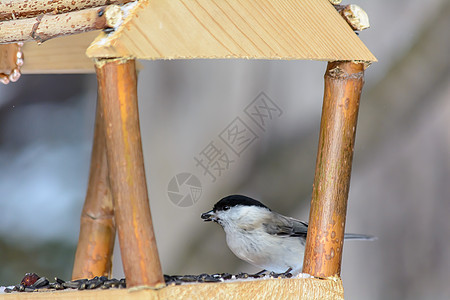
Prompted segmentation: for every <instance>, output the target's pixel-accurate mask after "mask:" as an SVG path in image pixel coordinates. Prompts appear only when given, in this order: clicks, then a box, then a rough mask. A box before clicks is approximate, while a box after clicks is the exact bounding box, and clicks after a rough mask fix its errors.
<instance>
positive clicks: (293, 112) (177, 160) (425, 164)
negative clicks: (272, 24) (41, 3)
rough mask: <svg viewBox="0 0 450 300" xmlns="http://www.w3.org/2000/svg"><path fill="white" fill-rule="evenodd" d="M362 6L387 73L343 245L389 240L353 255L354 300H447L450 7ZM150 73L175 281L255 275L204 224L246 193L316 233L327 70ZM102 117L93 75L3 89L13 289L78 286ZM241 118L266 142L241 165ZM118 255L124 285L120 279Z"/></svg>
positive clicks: (232, 66)
mask: <svg viewBox="0 0 450 300" xmlns="http://www.w3.org/2000/svg"><path fill="white" fill-rule="evenodd" d="M356 4H358V5H360V6H362V7H363V8H364V9H365V10H366V12H367V13H368V15H369V17H370V21H371V28H370V29H368V30H366V31H364V32H362V33H360V38H361V39H362V40H363V41H364V42H365V44H366V45H367V46H368V48H369V49H370V50H371V51H372V52H373V53H374V54H375V56H376V57H377V58H378V60H379V62H377V63H374V64H373V65H372V66H371V67H370V68H368V69H367V70H366V83H365V86H364V89H363V94H362V98H361V105H360V113H359V122H358V128H357V138H356V147H355V154H354V162H353V173H352V180H351V187H350V194H349V205H348V214H347V225H346V231H347V232H355V233H367V234H372V235H375V236H377V237H378V240H377V241H375V242H348V243H346V244H345V248H344V249H345V250H344V258H343V267H342V277H343V281H344V288H345V294H346V298H348V299H448V298H449V296H450V285H449V284H448V278H449V275H450V257H449V255H448V253H449V249H450V239H448V236H449V235H448V234H449V232H450V221H449V219H448V215H449V213H450V201H449V200H450V199H449V195H450V184H449V183H450V131H449V125H448V124H449V120H450V59H449V53H450V35H449V33H448V29H449V28H450V2H449V1H447V0H430V1H426V2H423V1H417V0H410V1H405V0H401V1H395V2H389V3H388V2H387V1H363V0H361V1H358V2H357V3H356ZM25 59H26V53H25ZM142 65H143V68H142V70H141V72H140V76H139V84H138V87H139V97H140V98H139V105H140V108H139V109H140V122H141V133H142V139H143V140H142V142H143V149H144V156H145V168H146V174H147V181H148V187H149V195H150V203H151V208H152V215H153V222H154V226H155V231H156V236H157V242H158V248H159V253H160V257H161V261H162V266H163V271H164V273H165V274H172V275H173V274H200V273H204V272H207V273H215V272H231V273H238V272H254V271H258V270H256V269H255V268H253V267H252V266H250V265H248V264H246V263H243V262H241V261H240V260H239V259H238V258H236V257H235V256H234V255H233V254H232V253H231V251H230V250H229V249H228V247H227V246H226V243H225V234H224V232H223V230H222V229H221V228H220V226H218V225H217V224H211V223H203V222H202V221H201V219H200V214H201V213H202V212H205V211H207V210H210V209H211V207H212V205H213V204H214V203H215V202H216V201H218V200H219V199H220V198H222V197H224V196H226V195H229V194H236V193H240V194H245V195H248V196H251V197H254V198H256V199H259V200H261V201H262V202H264V203H265V204H266V205H268V206H269V207H271V208H272V209H274V210H276V211H278V212H280V213H282V214H285V215H290V216H293V217H296V218H299V219H303V220H307V219H308V216H309V205H310V198H311V192H312V183H313V177H314V168H315V161H316V151H317V144H318V134H319V124H320V113H321V107H322V96H323V74H324V72H325V68H326V63H325V62H310V61H248V60H195V61H184V60H181V61H153V62H142ZM261 92H263V93H264V95H265V96H266V97H268V98H267V99H270V101H269V102H268V103H272V104H275V105H276V106H277V107H278V109H279V110H278V111H277V114H274V115H273V116H272V118H270V119H267V120H266V121H267V122H266V123H265V125H264V126H263V127H259V126H258V124H256V123H255V121H254V120H252V119H251V118H250V117H249V116H248V115H247V114H246V108H247V107H248V106H251V105H252V103H254V102H253V101H254V100H255V99H259V98H258V96H260V97H261V95H260V93H261ZM95 106H96V78H95V75H25V76H23V77H22V78H21V79H20V80H19V81H18V82H17V83H12V84H9V85H7V86H3V85H2V86H0V285H9V284H16V283H18V282H19V281H20V279H21V278H22V277H23V275H24V273H25V272H36V273H38V274H39V275H41V276H47V277H49V278H53V277H55V276H58V277H61V278H63V279H69V278H70V276H71V269H72V266H73V258H74V254H75V250H76V242H77V240H78V233H79V218H80V213H81V209H82V205H83V201H84V196H85V192H86V187H87V180H88V171H89V163H90V152H91V147H92V138H93V129H94V116H95ZM236 118H240V121H242V122H243V123H245V124H246V125H247V126H248V127H249V128H250V129H251V130H252V131H253V135H254V137H255V140H254V141H253V142H252V143H251V144H249V145H248V147H247V148H245V149H244V150H243V151H242V152H240V155H237V154H236V153H234V152H233V151H232V149H231V148H230V147H228V146H227V145H226V143H225V142H224V140H222V139H221V134H222V133H223V131H224V130H226V129H230V128H231V127H232V126H233V124H234V123H232V122H233V121H235V119H236ZM230 126H231V127H230ZM222 137H223V135H222ZM211 143H212V144H213V145H215V146H216V147H217V148H218V149H220V150H221V151H223V152H222V153H226V154H227V155H228V157H229V158H230V160H232V162H231V163H230V164H229V165H228V168H227V169H225V170H222V171H221V172H220V174H219V173H218V172H217V170H216V171H215V173H213V174H215V176H214V178H213V177H212V176H211V175H210V174H208V173H205V172H204V170H203V169H202V168H201V166H199V165H198V163H197V161H196V160H195V159H196V158H197V159H201V157H202V153H203V152H204V151H205V149H207V147H208V146H210V145H211ZM181 173H187V174H188V175H189V176H192V177H193V178H197V179H198V182H196V183H195V182H194V184H192V183H191V184H190V185H189V184H187V183H185V184H181V183H179V186H176V187H179V188H180V189H179V190H178V191H175V190H174V189H176V187H174V185H173V184H172V185H169V182H171V180H172V179H173V178H174V177H175V176H176V175H178V174H181ZM181 177H182V176H181ZM181 177H176V178H178V179H179V178H181ZM172 182H173V181H172ZM190 187H194V188H196V189H195V190H196V191H197V192H196V194H195V195H196V196H195V197H194V198H193V199H192V200H193V203H190V204H183V205H181V204H180V203H178V204H177V203H174V202H172V200H171V198H170V197H169V195H172V196H171V197H172V199H174V198H173V195H174V193H175V194H177V193H178V194H179V195H188V194H189V193H190V191H191V190H190V189H189V188H190ZM200 190H201V194H199V191H200ZM169 192H172V193H171V194H169ZM118 248H119V247H118V245H117V244H116V248H115V250H116V251H115V256H114V260H115V264H114V271H113V272H114V276H115V277H122V276H123V271H122V266H121V263H120V253H119V251H117V250H118Z"/></svg>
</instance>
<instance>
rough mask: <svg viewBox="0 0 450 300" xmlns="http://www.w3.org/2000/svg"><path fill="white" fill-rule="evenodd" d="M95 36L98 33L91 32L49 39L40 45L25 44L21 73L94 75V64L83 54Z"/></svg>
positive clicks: (34, 43)
mask: <svg viewBox="0 0 450 300" xmlns="http://www.w3.org/2000/svg"><path fill="white" fill-rule="evenodd" d="M97 35H98V31H92V32H87V33H82V34H76V35H70V36H64V37H59V38H56V39H51V40H49V41H47V42H45V43H43V44H40V45H39V44H37V43H36V42H29V43H25V44H24V45H23V48H22V49H23V53H24V57H25V59H24V62H25V63H24V65H23V67H22V73H23V74H42V73H59V74H62V73H71V74H72V73H94V72H95V68H94V62H93V61H92V59H90V58H89V57H87V56H86V54H85V52H86V49H87V47H88V46H89V44H90V43H91V42H92V41H93V40H94V39H95V37H96V36H97Z"/></svg>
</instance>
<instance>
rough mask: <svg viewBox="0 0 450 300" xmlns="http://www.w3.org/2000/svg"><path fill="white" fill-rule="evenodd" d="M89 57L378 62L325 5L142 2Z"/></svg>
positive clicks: (307, 0) (274, 0)
mask: <svg viewBox="0 0 450 300" xmlns="http://www.w3.org/2000/svg"><path fill="white" fill-rule="evenodd" d="M124 12H125V18H124V21H123V23H122V24H121V25H120V26H119V27H118V28H117V30H116V31H115V32H114V33H111V34H106V33H101V35H100V36H98V37H97V38H96V40H95V41H94V42H93V43H92V44H91V45H90V47H89V48H88V49H87V52H86V54H87V55H88V56H89V57H135V58H140V59H191V58H250V59H307V60H325V61H334V60H359V61H368V62H372V61H376V58H375V56H374V55H373V54H372V53H371V52H370V51H369V50H368V49H367V47H366V46H365V45H364V44H363V42H362V41H361V40H360V39H359V38H358V36H357V35H356V34H355V33H354V32H353V30H352V29H351V28H350V26H349V25H348V24H347V22H346V21H345V20H344V19H343V18H342V17H341V16H340V15H339V13H338V12H337V11H336V9H335V8H334V7H333V6H332V5H331V4H330V3H329V1H328V0H302V1H292V0H258V1H254V0H220V1H218V0H216V1H213V0H197V1H192V0H179V1H173V0H171V1H167V0H151V1H149V0H143V1H139V2H134V3H131V4H128V5H126V6H125V11H124Z"/></svg>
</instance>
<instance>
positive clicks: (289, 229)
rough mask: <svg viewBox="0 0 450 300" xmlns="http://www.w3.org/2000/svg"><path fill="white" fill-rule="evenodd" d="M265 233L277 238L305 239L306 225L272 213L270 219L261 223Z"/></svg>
mask: <svg viewBox="0 0 450 300" xmlns="http://www.w3.org/2000/svg"><path fill="white" fill-rule="evenodd" d="M263 226H264V228H265V230H266V232H267V233H269V234H273V235H279V236H298V237H303V238H306V233H307V231H308V223H306V222H302V221H300V220H297V219H294V218H289V217H285V216H283V215H280V214H278V213H275V212H274V213H273V215H272V218H271V219H270V220H267V221H266V222H264V223H263Z"/></svg>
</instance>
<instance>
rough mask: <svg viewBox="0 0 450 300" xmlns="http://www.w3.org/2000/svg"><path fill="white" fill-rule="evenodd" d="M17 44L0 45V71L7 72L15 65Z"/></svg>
mask: <svg viewBox="0 0 450 300" xmlns="http://www.w3.org/2000/svg"><path fill="white" fill-rule="evenodd" d="M17 50H18V46H17V44H7V45H0V73H6V74H9V73H10V72H11V70H12V69H14V68H15V67H16V59H17V57H16V55H17Z"/></svg>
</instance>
